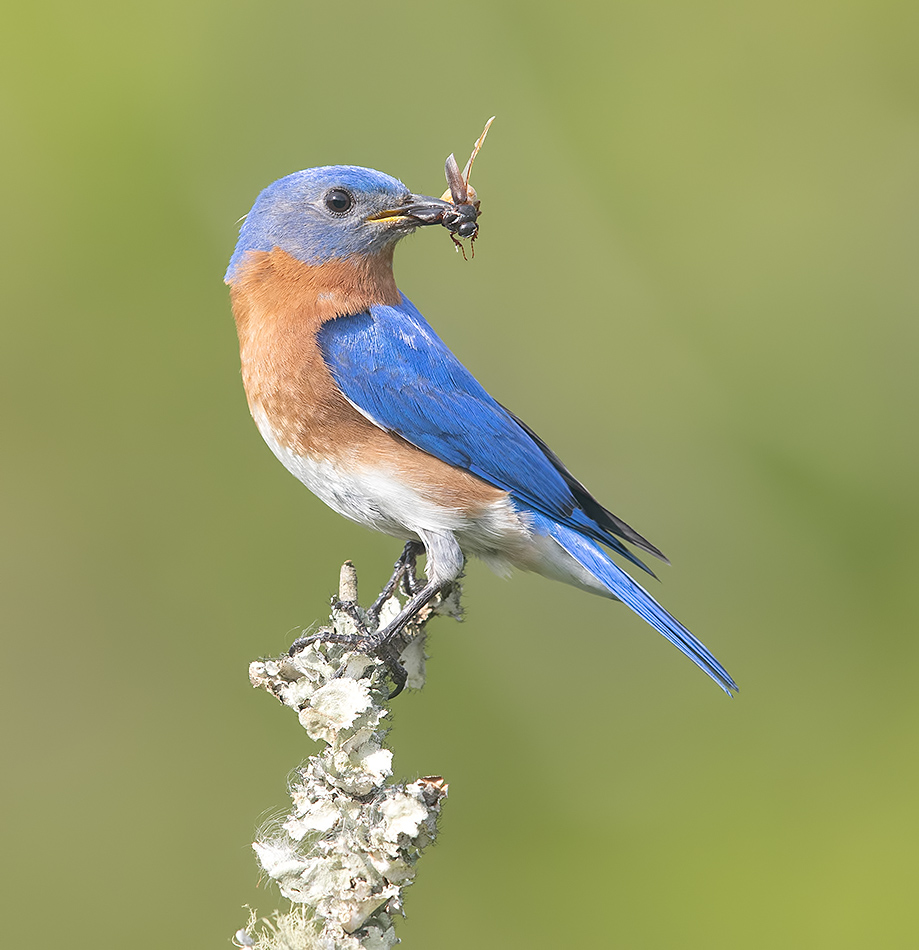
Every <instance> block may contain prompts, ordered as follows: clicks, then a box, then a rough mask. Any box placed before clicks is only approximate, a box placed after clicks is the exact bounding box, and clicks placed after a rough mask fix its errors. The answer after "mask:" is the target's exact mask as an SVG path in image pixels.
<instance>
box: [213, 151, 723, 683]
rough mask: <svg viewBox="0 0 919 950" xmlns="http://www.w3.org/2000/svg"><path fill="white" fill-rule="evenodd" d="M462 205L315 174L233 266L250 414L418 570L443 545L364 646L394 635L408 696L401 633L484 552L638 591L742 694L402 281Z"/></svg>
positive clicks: (284, 187) (598, 511)
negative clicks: (410, 244) (405, 260)
mask: <svg viewBox="0 0 919 950" xmlns="http://www.w3.org/2000/svg"><path fill="white" fill-rule="evenodd" d="M455 210H456V209H455V207H454V205H453V204H451V203H449V202H446V201H444V200H443V199H438V198H431V197H426V196H423V195H415V194H412V193H411V192H410V191H409V190H408V189H407V188H406V187H405V185H403V184H402V182H400V181H398V180H397V179H395V178H391V177H390V176H388V175H385V174H383V173H382V172H378V171H375V170H373V169H370V168H361V167H358V166H354V165H332V166H324V167H321V168H308V169H306V170H304V171H300V172H295V173H294V174H292V175H288V176H287V177H285V178H281V179H280V180H278V181H276V182H274V183H273V184H271V185H269V186H268V187H267V188H266V189H265V190H264V191H263V192H262V193H261V194H260V195H259V196H258V199H257V200H256V202H255V204H254V205H253V207H252V210H251V211H250V212H249V214H248V215H247V216H246V218H245V221H244V223H243V225H242V227H241V230H240V236H239V242H238V244H237V245H236V250H235V252H234V254H233V256H232V258H231V260H230V265H229V268H228V270H227V273H226V278H225V279H226V282H227V283H228V284H229V286H230V294H231V299H232V304H233V313H234V317H235V320H236V326H237V331H238V334H239V345H240V355H241V363H242V378H243V383H244V385H245V390H246V396H247V399H248V403H249V408H250V411H251V413H252V416H253V418H254V420H255V423H256V425H257V426H258V429H259V431H260V432H261V434H262V437H263V438H264V439H265V441H266V442H267V443H268V445H269V446H270V448H271V450H272V451H273V452H274V454H275V455H276V456H277V458H278V459H279V460H280V461H281V462H282V463H283V465H284V466H285V468H287V469H288V471H290V472H291V473H292V474H293V475H295V476H296V477H297V478H298V479H299V480H300V481H301V482H303V483H304V484H305V485H306V486H307V488H309V489H310V490H311V491H312V492H314V493H315V494H316V495H318V496H319V498H321V499H322V501H324V502H325V503H326V504H327V505H329V506H330V507H331V508H333V509H334V510H335V511H337V512H338V513H339V514H342V515H344V516H345V517H347V518H350V519H352V520H353V521H356V522H358V523H359V524H362V525H366V526H367V527H369V528H374V529H375V530H377V531H382V532H385V533H386V534H388V535H392V536H394V537H396V538H400V539H402V540H404V541H406V542H407V544H406V548H405V551H404V552H403V566H405V564H407V562H408V561H409V560H411V559H412V558H413V557H414V554H415V553H420V552H421V550H422V549H423V551H424V553H425V555H426V558H427V561H426V575H427V576H426V578H423V579H419V580H417V582H415V583H414V584H413V585H412V586H411V587H410V589H409V594H410V596H409V597H408V599H407V602H406V604H405V606H404V607H403V608H402V610H401V611H400V612H399V614H398V615H397V616H396V617H395V618H394V619H393V620H391V621H390V622H389V623H387V624H386V625H385V626H383V627H381V628H379V629H377V630H376V631H373V632H370V631H369V630H368V629H367V628H364V630H363V633H362V636H363V638H364V640H365V641H369V642H370V643H371V645H372V646H374V647H376V648H378V649H379V650H380V651H382V652H380V654H379V655H381V656H386V655H387V654H386V648H387V646H389V647H390V654H389V656H390V668H391V669H392V670H393V672H394V679H395V680H396V692H398V691H399V689H401V686H402V683H403V682H404V671H402V672H401V673H400V671H399V667H398V663H397V662H395V661H392V659H391V654H392V650H391V647H392V644H393V641H394V640H395V639H396V638H397V637H398V635H399V634H400V633H401V631H402V630H403V628H404V627H405V625H406V623H408V621H409V620H411V618H412V617H414V616H415V615H416V614H417V613H418V612H419V611H420V610H421V609H422V608H423V607H424V606H425V605H426V604H427V603H428V602H429V601H430V600H431V599H432V598H434V597H435V596H436V595H437V594H438V593H440V592H442V591H444V589H445V588H446V587H448V586H449V585H450V584H451V583H452V582H453V581H455V580H456V579H457V578H458V577H459V576H460V575H461V573H462V571H463V568H464V565H465V559H466V557H467V556H469V555H474V556H476V557H479V558H481V559H482V560H484V561H485V562H486V563H487V564H489V565H490V566H491V567H493V568H494V569H496V570H498V571H501V572H504V571H507V570H508V569H509V568H510V567H517V568H521V569H523V570H527V571H534V572H536V573H538V574H542V575H544V576H546V577H549V578H554V579H556V580H560V581H564V582H565V583H568V584H572V585H574V586H575V587H578V588H581V589H582V590H586V591H590V592H591V593H594V594H600V595H602V596H604V597H608V598H610V599H613V600H620V601H622V602H623V603H624V604H626V605H627V606H628V607H630V608H631V609H632V610H633V611H635V613H637V614H638V615H639V616H640V617H641V618H642V619H643V620H645V621H647V622H648V623H649V624H650V625H651V626H652V627H654V629H655V630H657V631H658V632H660V633H661V634H663V636H664V637H666V638H667V639H668V640H669V641H670V642H671V643H672V644H673V645H674V646H676V647H677V648H678V649H679V650H681V651H682V652H683V653H684V654H686V656H688V657H689V658H690V659H691V660H693V662H695V663H696V664H697V665H698V666H699V667H701V668H702V669H703V670H704V671H705V672H706V673H707V674H708V675H709V676H710V677H711V678H712V679H713V680H714V681H715V682H716V683H718V685H719V686H721V688H722V689H723V690H724V691H725V692H726V693H728V695H731V694H732V692H733V691H734V690H736V689H737V686H736V684H735V683H734V680H733V679H731V677H730V675H729V674H728V672H727V671H726V670H725V669H724V667H723V666H722V665H721V664H720V663H719V662H718V660H717V659H715V657H714V656H713V655H712V654H711V653H710V652H709V650H708V649H707V648H706V647H705V646H704V645H703V644H702V643H701V642H700V641H699V640H697V639H696V638H695V637H694V636H693V635H692V634H691V633H690V632H689V630H687V629H686V627H684V626H683V625H682V624H681V623H680V622H679V621H677V620H676V619H675V618H674V617H672V616H671V615H670V614H669V613H668V612H667V611H666V610H665V609H664V608H663V607H662V606H660V604H658V603H657V601H656V600H654V598H653V597H651V595H650V594H649V593H648V592H647V591H645V590H644V588H642V587H641V586H639V584H638V583H636V581H635V580H633V578H632V577H631V576H630V575H629V574H627V573H626V572H625V571H624V570H623V569H622V568H621V567H619V565H618V564H617V563H616V562H615V561H614V560H613V559H612V557H611V556H610V554H609V553H608V551H611V552H613V553H614V554H616V555H618V556H619V557H621V558H623V559H624V560H625V561H627V562H630V563H631V564H632V565H634V566H635V567H638V568H640V569H643V570H645V571H648V573H649V574H650V573H651V571H650V570H649V569H648V568H647V567H646V566H645V564H643V563H642V561H641V560H640V559H639V558H638V556H636V555H635V554H634V553H633V552H632V551H631V550H630V549H629V548H628V547H627V546H626V544H627V543H628V544H630V545H632V546H633V547H634V548H637V549H638V550H640V551H643V552H646V553H648V554H651V555H654V556H656V557H659V558H661V559H662V560H666V558H664V556H663V555H662V554H661V552H660V551H659V550H658V549H657V548H656V547H654V545H652V544H651V543H650V542H649V541H647V540H645V538H643V537H642V536H641V535H640V534H639V533H638V532H637V531H635V530H634V529H633V528H630V527H629V525H627V524H626V523H625V522H624V521H622V520H621V519H620V518H617V517H616V516H615V515H614V514H612V513H611V512H610V511H608V510H607V509H606V508H604V507H603V506H602V505H601V504H600V503H599V502H598V501H596V499H595V498H594V497H593V496H592V495H591V494H590V492H589V491H588V490H587V489H586V488H585V487H584V486H583V485H582V484H581V483H580V482H579V481H578V480H577V479H576V478H575V477H574V476H573V475H572V474H571V473H570V472H569V471H568V469H567V468H566V467H565V466H564V465H563V464H562V462H561V460H560V459H559V458H558V457H557V456H556V455H555V454H554V453H553V452H552V450H551V449H550V448H549V447H548V446H547V445H546V444H545V443H544V442H543V441H542V439H540V438H539V436H538V435H536V433H535V432H534V431H533V430H532V429H530V428H529V426H527V425H526V424H525V423H523V422H522V421H521V420H520V419H518V418H517V417H516V416H515V415H514V414H513V413H512V412H510V411H509V410H508V409H506V408H505V407H504V406H502V405H501V404H500V403H499V402H497V401H496V400H495V399H493V398H492V397H491V396H490V395H489V394H488V393H487V392H486V391H485V389H484V388H483V387H482V386H481V385H480V384H479V383H478V382H477V381H476V379H475V378H474V377H473V376H472V374H471V373H470V372H469V371H468V370H467V369H466V368H465V367H464V366H463V365H462V363H460V362H459V360H458V359H457V358H456V357H455V356H454V355H453V353H451V352H450V350H449V349H448V348H447V347H446V345H445V344H444V343H443V342H442V341H441V339H440V338H439V337H438V336H437V334H436V333H435V332H434V330H433V329H432V328H431V327H430V325H429V324H428V323H427V321H426V320H425V319H424V317H422V315H421V314H420V313H419V312H418V310H416V309H415V307H414V306H413V305H412V303H411V302H410V301H409V300H408V299H407V298H406V297H405V296H403V295H402V294H401V293H400V292H399V290H398V289H397V287H396V282H395V278H394V276H393V251H394V250H395V246H396V244H397V243H398V242H399V241H400V240H401V239H402V238H403V237H405V236H406V235H407V234H410V233H412V232H413V231H415V230H416V229H417V228H419V227H425V226H430V225H433V224H444V223H445V220H450V219H451V215H452V217H453V218H455ZM473 220H474V219H473ZM454 229H455V228H454ZM467 230H471V229H467ZM398 563H399V562H397V565H398ZM400 680H401V682H400Z"/></svg>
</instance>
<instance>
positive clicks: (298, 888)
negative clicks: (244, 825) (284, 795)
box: [236, 562, 460, 950]
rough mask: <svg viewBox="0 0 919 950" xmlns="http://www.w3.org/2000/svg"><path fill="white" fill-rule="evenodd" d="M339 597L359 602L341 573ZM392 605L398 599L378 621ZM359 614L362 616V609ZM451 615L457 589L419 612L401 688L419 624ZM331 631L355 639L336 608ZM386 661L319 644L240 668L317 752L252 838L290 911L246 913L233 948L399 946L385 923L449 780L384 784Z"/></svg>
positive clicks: (384, 617)
mask: <svg viewBox="0 0 919 950" xmlns="http://www.w3.org/2000/svg"><path fill="white" fill-rule="evenodd" d="M339 595H340V600H342V601H349V602H352V603H356V602H357V576H356V574H355V572H354V568H353V566H352V565H351V564H350V562H347V563H346V564H345V565H344V567H343V568H342V573H341V581H340V590H339ZM399 609H400V604H399V601H398V598H397V597H396V595H395V594H393V595H392V596H390V597H389V598H388V599H387V600H386V601H385V602H384V604H383V605H382V609H381V610H380V614H379V618H378V624H379V625H380V626H382V625H385V624H386V622H387V621H388V620H389V619H390V618H391V617H393V616H395V615H396V614H397V613H398V612H399ZM358 612H359V614H360V616H361V617H362V618H365V617H367V614H366V612H365V611H360V609H358ZM444 613H446V614H449V615H452V616H455V617H458V616H459V613H460V608H459V589H458V587H457V588H456V590H455V591H453V592H452V593H451V594H450V595H448V596H447V597H444V598H441V599H439V600H437V601H436V602H434V603H432V604H431V605H430V606H428V607H426V608H425V609H424V610H423V611H422V612H421V613H420V614H419V615H418V617H417V618H416V619H415V620H414V621H413V622H412V623H410V624H409V626H408V627H407V628H406V630H405V631H404V633H403V634H402V637H403V644H402V646H403V649H402V653H401V658H400V660H401V663H402V665H403V666H404V667H405V669H406V671H407V673H408V685H409V686H410V687H414V688H416V689H417V688H420V687H421V686H422V685H424V661H425V656H424V639H425V625H426V623H427V621H428V620H429V619H430V618H431V617H432V616H434V615H435V614H444ZM329 629H331V631H332V632H333V633H334V634H336V635H339V636H342V635H345V636H347V635H350V634H353V633H354V632H355V627H354V622H353V620H352V619H351V618H350V617H349V615H348V613H347V611H345V610H341V609H333V611H332V615H331V627H330V628H329ZM386 674H387V671H386V666H385V663H384V662H383V661H382V660H380V659H378V658H377V657H372V656H364V655H362V654H359V653H355V652H352V648H351V647H350V646H346V645H343V644H341V643H333V642H327V641H322V640H318V641H315V642H310V643H308V644H307V645H306V646H305V647H304V648H303V649H302V650H300V651H299V652H296V653H295V654H294V655H293V656H289V655H286V654H285V655H283V656H281V657H278V658H277V659H272V660H260V661H257V662H255V663H252V664H251V666H250V667H249V678H250V680H251V682H252V685H253V686H256V687H260V688H262V689H265V690H267V691H268V692H269V693H271V694H272V695H273V696H275V697H277V698H278V699H279V700H280V701H281V702H282V703H283V704H284V705H285V706H288V707H290V708H291V709H293V710H294V711H295V712H296V713H297V716H298V719H299V721H300V724H301V725H302V726H303V728H304V729H305V730H306V732H307V734H308V735H309V736H310V738H311V739H315V740H317V741H320V742H322V743H324V744H325V748H324V749H322V750H321V751H320V752H318V753H317V754H316V755H313V756H311V757H310V758H309V760H308V761H307V762H306V764H305V765H303V766H302V767H301V768H300V769H299V770H298V772H297V777H296V779H295V781H293V782H292V783H291V785H290V796H291V799H292V801H293V808H292V810H291V812H290V814H289V815H288V817H287V819H286V820H284V821H280V822H275V823H273V824H271V825H270V826H268V827H265V828H263V829H262V830H261V832H260V833H259V835H258V839H257V840H256V841H255V843H254V844H253V848H254V849H255V852H256V855H257V856H258V860H259V862H260V864H261V866H262V868H263V870H264V871H265V872H266V874H268V876H269V877H271V878H272V879H273V880H275V881H277V883H278V886H279V887H280V890H281V893H282V894H283V895H284V896H285V897H286V898H288V899H289V900H290V901H291V902H292V904H293V907H292V909H291V911H290V912H289V913H287V914H279V915H275V917H274V918H272V919H270V920H264V919H263V920H258V919H257V918H256V917H255V915H253V917H252V918H251V919H250V921H249V924H248V925H247V926H246V928H245V929H243V930H240V931H239V932H238V933H237V934H236V943H237V944H238V945H239V946H243V947H255V948H256V950H312V948H317V950H320V948H321V950H358V948H364V950H388V948H391V947H393V946H394V945H395V944H396V943H397V942H398V940H397V938H396V935H395V929H394V927H393V916H394V915H396V914H401V913H402V901H403V890H404V888H405V887H406V886H408V885H409V884H411V882H412V879H413V878H414V876H415V865H416V862H417V860H418V857H419V855H420V854H421V851H422V850H423V849H424V848H425V847H427V845H429V844H430V843H431V842H432V841H433V840H434V837H435V835H436V834H437V819H438V817H439V815H440V809H441V805H442V803H443V800H444V799H445V798H446V795H447V785H446V782H445V781H444V780H443V778H441V777H440V776H429V777H427V778H421V779H418V780H417V781H415V782H411V783H408V784H387V780H388V779H389V777H390V775H391V774H392V771H393V769H392V758H393V754H392V752H391V751H390V750H389V749H388V748H387V747H386V744H385V739H386V727H385V721H386V717H387V715H388V709H387V703H388V701H389V700H388V697H389V682H388V679H387V675H386Z"/></svg>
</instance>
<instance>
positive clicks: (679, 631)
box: [540, 518, 738, 696]
mask: <svg viewBox="0 0 919 950" xmlns="http://www.w3.org/2000/svg"><path fill="white" fill-rule="evenodd" d="M540 520H541V521H544V522H545V524H546V526H547V527H548V533H549V534H550V535H551V536H552V537H553V538H554V539H555V540H556V541H557V542H558V543H559V544H560V545H561V546H562V547H563V548H564V549H565V550H566V551H567V552H568V553H569V554H570V555H571V556H572V557H573V558H574V559H575V560H576V561H578V563H579V564H581V565H582V566H583V567H585V568H586V569H587V570H588V571H590V573H591V574H592V575H593V576H594V577H596V578H597V580H598V581H600V583H601V584H603V585H604V587H606V588H607V589H608V590H609V592H610V593H611V594H613V595H614V596H615V597H616V598H618V599H619V600H621V601H622V602H623V603H624V604H625V605H626V606H627V607H630V608H631V609H632V610H634V611H635V613H637V614H638V616H639V617H641V618H642V620H645V621H647V622H648V623H649V624H651V626H652V627H654V629H655V630H657V631H658V632H659V633H661V634H663V636H665V637H666V638H667V639H668V640H669V641H670V642H671V643H672V644H673V645H674V646H675V647H676V648H677V649H678V650H679V651H680V652H681V653H684V654H686V656H688V657H689V658H690V659H691V660H692V661H693V663H695V664H696V665H697V666H698V667H700V668H701V669H703V670H704V671H705V672H706V673H708V675H709V676H710V677H711V678H712V679H713V680H714V681H715V682H716V683H717V684H718V685H719V686H720V687H721V688H722V689H723V690H724V691H725V692H726V693H727V694H728V696H731V695H733V693H734V692H736V691H737V689H738V687H737V684H736V683H735V682H734V680H733V679H732V678H731V675H730V674H729V673H728V671H727V670H726V669H725V668H724V667H723V666H722V665H721V664H720V663H719V662H718V661H717V660H716V659H715V657H714V656H713V655H712V654H711V653H710V652H709V650H708V648H707V647H706V646H705V645H704V644H703V643H701V642H700V641H699V640H697V639H696V638H695V637H694V636H693V635H692V634H691V633H690V632H689V631H688V630H687V629H686V628H685V627H684V626H683V625H682V624H681V623H680V622H679V621H678V620H676V619H675V618H674V617H672V616H671V615H670V614H669V613H667V611H666V610H664V608H663V607H661V605H660V604H659V603H658V602H657V601H656V600H655V599H654V598H653V597H652V596H651V595H650V594H649V593H648V592H647V591H646V590H645V589H644V588H643V587H641V586H640V585H639V584H637V583H636V582H635V581H634V580H633V579H632V578H631V577H629V575H628V574H626V572H625V571H623V570H622V568H620V567H619V566H618V565H617V564H616V563H615V562H614V561H612V560H611V559H610V557H609V556H608V555H607V554H606V552H604V551H603V549H602V548H601V547H600V546H599V545H598V544H597V543H596V542H594V541H592V540H590V539H589V538H585V537H584V535H582V534H578V532H577V531H573V530H572V529H571V528H568V527H565V526H564V525H561V524H558V523H557V522H550V521H549V520H548V519H542V518H540Z"/></svg>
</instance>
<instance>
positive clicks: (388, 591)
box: [349, 541, 424, 626]
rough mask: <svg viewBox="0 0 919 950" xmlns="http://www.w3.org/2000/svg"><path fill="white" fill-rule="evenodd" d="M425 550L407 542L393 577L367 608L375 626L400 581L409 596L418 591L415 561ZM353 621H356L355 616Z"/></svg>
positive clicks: (420, 546) (416, 544) (395, 565)
mask: <svg viewBox="0 0 919 950" xmlns="http://www.w3.org/2000/svg"><path fill="white" fill-rule="evenodd" d="M423 550H424V546H423V545H422V544H421V543H420V542H418V541H407V542H406V544H405V547H404V548H403V550H402V553H401V554H400V555H399V560H398V561H396V563H395V564H394V565H393V572H392V577H390V579H389V580H388V581H387V582H386V585H385V586H384V587H383V589H382V590H381V591H380V593H379V596H378V597H377V599H376V600H375V601H374V602H373V603H372V604H371V605H370V606H369V607H368V608H367V617H368V619H369V620H370V621H371V623H372V624H373V626H376V625H377V622H378V620H379V618H380V610H382V608H383V604H385V603H386V601H387V600H389V598H390V597H392V595H393V594H394V593H395V592H396V589H397V588H398V586H399V582H400V581H402V582H403V584H404V586H405V588H406V593H407V594H409V595H412V594H414V593H415V592H416V591H417V590H418V587H419V585H418V579H417V578H416V576H415V561H416V560H417V558H418V555H419V554H421V552H422V551H423ZM349 616H350V614H349ZM351 619H352V620H353V619H354V618H353V616H352V618H351Z"/></svg>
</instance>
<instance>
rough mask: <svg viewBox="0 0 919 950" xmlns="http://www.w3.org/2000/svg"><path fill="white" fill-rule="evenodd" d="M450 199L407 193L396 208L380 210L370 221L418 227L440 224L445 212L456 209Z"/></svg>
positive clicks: (371, 216)
mask: <svg viewBox="0 0 919 950" xmlns="http://www.w3.org/2000/svg"><path fill="white" fill-rule="evenodd" d="M454 210H455V208H454V206H453V205H452V204H451V203H450V202H449V201H443V200H442V199H440V198H429V197H428V196H427V195H407V196H406V197H405V200H404V201H403V202H401V203H400V204H398V205H397V206H396V207H394V208H388V209H387V210H386V211H378V212H377V213H376V214H372V215H370V216H369V217H368V218H367V220H368V221H386V222H388V223H390V224H392V225H394V226H396V227H404V228H417V227H419V226H423V225H428V224H440V223H441V222H442V221H443V217H444V213H445V212H447V211H454Z"/></svg>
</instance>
